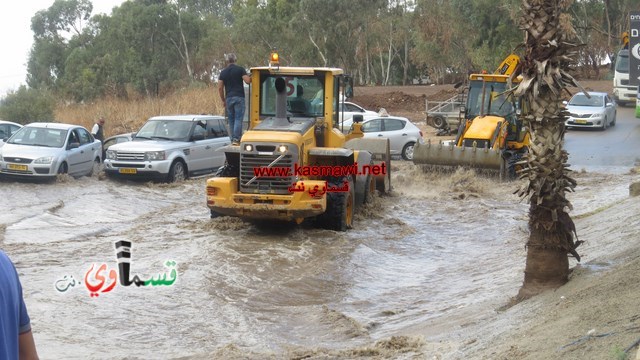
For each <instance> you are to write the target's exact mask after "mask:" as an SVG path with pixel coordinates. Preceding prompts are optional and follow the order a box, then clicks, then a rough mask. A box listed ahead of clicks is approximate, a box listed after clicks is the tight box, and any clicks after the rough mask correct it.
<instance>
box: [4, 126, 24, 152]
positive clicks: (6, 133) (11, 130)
mask: <svg viewBox="0 0 640 360" xmlns="http://www.w3.org/2000/svg"><path fill="white" fill-rule="evenodd" d="M21 127H22V125H20V124H17V123H14V122H11V121H4V120H0V147H2V145H4V143H5V142H6V141H7V140H9V138H10V137H11V135H13V134H14V133H15V132H16V131H18V130H20V128H21Z"/></svg>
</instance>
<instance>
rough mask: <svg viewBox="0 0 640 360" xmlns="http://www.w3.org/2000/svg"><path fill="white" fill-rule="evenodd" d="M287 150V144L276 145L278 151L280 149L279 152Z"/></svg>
mask: <svg viewBox="0 0 640 360" xmlns="http://www.w3.org/2000/svg"><path fill="white" fill-rule="evenodd" d="M287 150H289V148H288V147H287V145H280V146H278V151H280V152H281V153H286V152H287Z"/></svg>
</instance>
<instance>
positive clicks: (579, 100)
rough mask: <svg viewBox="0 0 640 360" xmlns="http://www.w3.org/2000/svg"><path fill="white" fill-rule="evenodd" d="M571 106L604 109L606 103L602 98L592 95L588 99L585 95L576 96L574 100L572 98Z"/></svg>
mask: <svg viewBox="0 0 640 360" xmlns="http://www.w3.org/2000/svg"><path fill="white" fill-rule="evenodd" d="M569 105H573V106H596V107H602V106H604V101H603V99H602V96H595V95H591V97H590V98H588V97H587V96H586V95H585V94H577V95H574V96H573V98H571V101H569Z"/></svg>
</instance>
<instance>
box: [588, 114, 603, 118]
mask: <svg viewBox="0 0 640 360" xmlns="http://www.w3.org/2000/svg"><path fill="white" fill-rule="evenodd" d="M590 117H592V118H600V117H602V114H599V113H595V114H591V116H590Z"/></svg>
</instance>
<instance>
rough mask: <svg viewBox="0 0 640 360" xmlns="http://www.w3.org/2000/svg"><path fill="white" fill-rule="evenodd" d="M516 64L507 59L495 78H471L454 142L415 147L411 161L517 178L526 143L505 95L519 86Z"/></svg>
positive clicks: (513, 59) (515, 107)
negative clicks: (474, 168)
mask: <svg viewBox="0 0 640 360" xmlns="http://www.w3.org/2000/svg"><path fill="white" fill-rule="evenodd" d="M518 64H519V58H518V57H517V56H516V55H510V56H508V57H507V58H506V59H505V60H504V61H503V62H502V63H501V64H500V66H499V67H498V68H497V69H496V71H495V72H494V73H493V74H471V75H470V76H469V86H468V88H467V89H465V91H466V92H467V94H466V102H465V107H464V108H463V109H461V122H460V127H459V128H458V132H457V135H456V139H455V141H453V142H450V143H449V144H444V143H443V142H439V143H438V144H431V142H428V143H426V144H424V143H423V144H416V147H415V148H414V155H413V162H414V163H415V164H428V165H445V166H471V167H477V168H482V169H493V170H499V173H500V177H501V178H515V177H516V170H517V166H518V165H517V163H518V161H519V160H520V159H521V158H522V157H523V155H524V154H525V153H526V152H527V151H528V146H529V140H530V134H529V131H528V129H527V128H526V127H524V126H523V125H522V121H521V120H520V119H518V112H519V106H520V104H519V102H518V100H517V99H515V98H514V97H513V96H512V95H511V94H510V93H508V90H509V89H510V88H511V87H512V86H513V85H512V83H517V82H519V81H520V80H519V78H517V77H513V76H512V75H513V73H514V71H516V70H517V67H518Z"/></svg>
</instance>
